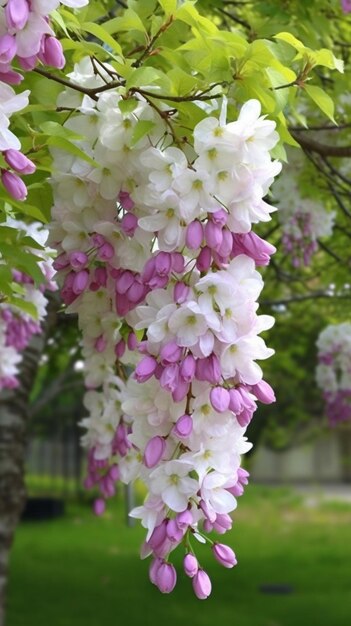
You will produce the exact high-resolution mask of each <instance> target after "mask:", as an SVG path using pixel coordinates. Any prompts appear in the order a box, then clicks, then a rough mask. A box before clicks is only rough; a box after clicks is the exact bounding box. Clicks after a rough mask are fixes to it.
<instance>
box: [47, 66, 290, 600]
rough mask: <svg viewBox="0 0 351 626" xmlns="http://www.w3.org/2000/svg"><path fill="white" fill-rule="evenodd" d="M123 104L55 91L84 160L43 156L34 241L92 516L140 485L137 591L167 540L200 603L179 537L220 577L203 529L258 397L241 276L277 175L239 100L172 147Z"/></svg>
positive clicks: (270, 138) (85, 77)
mask: <svg viewBox="0 0 351 626" xmlns="http://www.w3.org/2000/svg"><path fill="white" fill-rule="evenodd" d="M70 78H71V81H75V82H79V83H80V84H83V85H85V86H86V87H91V86H94V87H96V86H97V85H98V84H99V81H101V82H100V84H101V85H104V84H105V83H104V81H105V82H108V81H109V80H110V78H109V74H108V73H106V75H105V76H102V77H99V76H96V75H94V73H93V71H92V66H91V64H90V61H89V60H84V61H82V62H81V63H80V64H79V65H78V66H76V67H75V71H74V73H73V74H72V75H71V76H70ZM105 86H106V85H105ZM133 102H134V103H133V104H132V106H128V107H126V106H125V101H124V100H123V98H122V96H121V94H120V93H119V91H118V89H111V90H110V91H109V90H106V89H105V90H104V92H103V93H101V94H100V96H99V97H98V99H97V101H94V100H92V99H91V98H89V97H87V96H84V97H82V96H81V94H78V93H77V92H74V93H73V92H72V91H70V90H67V91H66V92H65V93H63V94H61V96H60V106H70V107H72V106H74V107H77V108H78V109H79V111H80V112H79V114H77V115H75V116H72V117H70V119H69V120H68V121H67V122H66V124H65V125H66V127H67V128H69V129H74V130H75V132H76V133H77V132H78V133H80V134H81V135H82V136H84V138H85V139H84V141H77V142H76V144H77V146H78V147H79V148H80V149H82V150H84V152H85V154H86V155H87V156H88V157H90V158H91V159H92V160H93V161H89V162H87V161H86V160H82V159H80V158H77V157H76V156H73V155H68V154H66V153H63V152H61V151H58V150H55V151H54V152H53V156H54V177H53V189H54V198H55V205H54V207H53V210H52V215H53V220H54V222H53V225H52V228H51V236H50V242H51V245H53V246H54V247H56V248H57V250H58V252H59V256H58V258H57V259H56V261H55V268H56V269H57V271H58V280H59V282H60V284H61V286H62V297H63V299H64V301H65V302H66V304H67V305H68V307H67V310H68V312H75V313H77V314H78V319H79V326H80V328H81V330H82V335H83V356H84V359H85V382H86V386H87V388H88V391H87V393H86V396H85V405H86V407H87V409H88V410H89V417H87V418H86V419H84V420H83V422H82V425H83V426H84V427H85V428H86V429H87V432H86V434H85V435H84V438H83V441H84V444H85V446H87V447H88V449H89V455H88V477H87V480H86V486H87V487H93V486H95V487H98V488H99V490H100V493H101V497H100V498H99V499H98V500H96V502H95V511H96V513H97V514H101V513H102V512H103V510H104V508H105V499H106V498H109V497H111V496H113V494H114V493H115V483H116V480H118V479H121V480H122V481H123V482H124V483H128V482H130V481H132V480H134V479H136V478H138V477H140V478H141V479H142V480H143V481H144V483H145V484H146V486H147V490H148V495H147V498H146V500H145V503H144V505H143V506H141V507H137V508H136V509H134V510H133V511H132V512H131V515H132V516H133V517H137V518H140V519H141V522H142V525H143V526H144V527H145V528H146V529H147V536H146V542H145V544H144V546H143V548H142V556H143V557H145V556H148V555H152V557H153V559H152V563H151V567H150V578H151V581H152V582H153V583H154V584H156V585H157V587H158V588H159V589H160V590H161V591H162V592H163V593H169V592H170V591H172V589H173V588H174V586H175V584H176V570H175V568H174V566H173V565H172V564H171V563H170V562H169V561H168V556H169V554H170V552H172V551H173V550H174V549H175V548H176V547H177V546H178V545H179V544H180V543H183V544H184V546H185V557H184V570H185V573H186V574H187V575H188V576H189V577H191V578H192V581H193V589H194V592H195V594H196V595H197V597H198V598H200V599H204V598H206V597H207V596H208V595H209V594H210V592H211V582H210V579H209V577H208V575H207V573H206V572H205V571H204V570H203V569H202V568H201V566H200V565H199V563H198V561H197V559H196V556H195V553H194V549H193V546H192V545H191V539H192V537H195V538H197V539H199V540H200V541H203V542H207V541H208V542H209V544H210V545H211V546H212V551H213V555H214V557H215V558H216V559H217V560H218V561H219V562H220V563H221V564H222V565H224V566H225V567H228V568H230V567H233V566H234V565H235V564H236V558H235V555H234V553H233V551H232V550H231V548H229V547H228V546H227V545H225V544H222V543H218V542H217V541H215V542H213V541H212V540H211V539H210V538H209V537H207V536H206V535H204V533H210V532H211V531H215V532H216V533H219V534H223V533H225V532H226V531H227V530H228V529H229V528H231V525H232V521H231V517H230V515H229V514H230V512H231V511H233V510H234V509H235V507H236V504H237V502H236V498H237V496H240V495H241V494H242V493H243V489H244V486H245V485H246V484H247V479H248V473H247V472H246V471H245V470H244V469H242V468H241V467H240V456H241V454H243V453H245V452H246V451H247V450H249V449H250V447H251V444H249V443H248V442H247V440H246V438H245V436H244V435H245V430H246V427H247V425H248V424H249V422H250V420H251V418H252V416H253V413H254V411H255V409H256V403H257V401H260V402H264V403H270V402H273V401H274V393H273V391H272V389H271V387H270V386H269V385H268V384H267V383H266V382H265V381H263V380H262V370H261V368H260V367H259V365H258V364H257V363H256V360H257V359H266V358H267V357H269V356H271V354H272V353H273V350H271V349H269V348H267V347H266V345H265V343H264V341H263V339H262V338H260V337H259V336H258V335H259V333H260V332H261V331H263V330H265V329H268V328H270V327H271V326H272V324H273V318H271V317H270V316H266V315H260V316H258V315H257V308H258V304H257V298H258V296H259V294H260V292H261V289H262V287H263V281H262V278H261V275H260V274H259V273H258V272H257V271H256V269H255V265H259V266H261V265H267V264H268V263H269V259H270V255H271V254H272V253H273V252H274V251H275V249H274V247H273V246H271V245H270V244H269V243H267V242H266V241H263V240H262V239H261V238H260V237H258V236H257V235H256V234H255V233H254V232H253V231H252V230H251V227H252V224H256V223H258V222H261V221H265V222H266V221H268V220H269V219H270V213H271V212H272V211H273V210H274V209H273V207H272V206H270V205H269V204H267V203H266V202H265V201H264V200H263V198H264V196H266V194H267V192H268V190H269V187H270V185H271V183H272V182H273V179H274V177H275V176H276V175H277V174H278V173H279V171H280V164H279V163H277V162H273V161H272V160H271V157H270V150H271V149H272V148H273V147H274V145H275V144H276V142H277V140H278V135H277V133H276V132H275V130H274V127H275V124H274V123H273V122H271V121H269V120H267V119H265V117H260V104H259V102H258V101H256V100H250V101H249V102H247V103H246V104H245V105H244V106H243V107H242V109H241V111H240V113H239V117H238V119H237V121H235V122H231V123H226V121H225V119H223V118H224V114H223V113H222V115H221V117H220V120H218V119H217V118H216V117H205V119H203V120H202V121H201V122H200V123H198V124H197V125H196V127H195V129H194V135H193V144H191V143H190V141H187V142H186V143H185V144H179V143H177V142H175V141H174V134H172V133H170V132H169V125H167V124H166V123H165V119H164V118H165V115H166V114H167V110H166V109H163V111H162V115H160V114H159V113H160V112H159V111H157V110H155V107H153V106H151V105H150V104H149V103H148V102H147V101H145V100H144V99H143V98H141V97H135V99H134V101H133ZM129 104H130V103H129ZM133 106H134V108H133ZM131 108H133V110H131ZM169 119H170V118H169ZM172 119H174V118H172ZM172 123H176V120H175V122H172ZM94 161H96V162H98V163H99V165H100V167H95V166H94ZM127 366H131V367H132V368H134V370H135V371H134V373H132V374H131V375H130V376H129V378H128V376H127V373H128V367H127ZM129 372H132V369H131V368H129Z"/></svg>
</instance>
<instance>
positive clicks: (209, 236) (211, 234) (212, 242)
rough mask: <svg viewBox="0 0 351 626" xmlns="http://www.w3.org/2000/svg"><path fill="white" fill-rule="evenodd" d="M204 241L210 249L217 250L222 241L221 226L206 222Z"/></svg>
mask: <svg viewBox="0 0 351 626" xmlns="http://www.w3.org/2000/svg"><path fill="white" fill-rule="evenodd" d="M205 239H206V243H207V245H208V246H209V247H210V248H212V249H213V250H219V248H220V247H221V245H222V241H223V234H222V226H219V225H218V224H215V223H214V222H211V221H208V222H207V224H206V226H205Z"/></svg>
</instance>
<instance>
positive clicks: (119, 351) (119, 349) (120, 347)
mask: <svg viewBox="0 0 351 626" xmlns="http://www.w3.org/2000/svg"><path fill="white" fill-rule="evenodd" d="M125 351H126V342H125V341H124V339H120V340H119V342H118V343H116V345H115V355H116V357H117V358H118V359H120V358H121V357H122V356H123V355H124V353H125Z"/></svg>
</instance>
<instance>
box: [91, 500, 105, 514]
mask: <svg viewBox="0 0 351 626" xmlns="http://www.w3.org/2000/svg"><path fill="white" fill-rule="evenodd" d="M105 508H106V502H105V500H103V498H97V499H96V500H95V501H94V505H93V509H94V513H95V515H102V514H103V513H104V511H105Z"/></svg>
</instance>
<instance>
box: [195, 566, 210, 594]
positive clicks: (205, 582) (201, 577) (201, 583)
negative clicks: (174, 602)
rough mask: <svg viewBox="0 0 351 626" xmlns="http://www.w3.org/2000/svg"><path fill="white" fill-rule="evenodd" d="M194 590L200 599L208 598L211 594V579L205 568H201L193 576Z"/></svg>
mask: <svg viewBox="0 0 351 626" xmlns="http://www.w3.org/2000/svg"><path fill="white" fill-rule="evenodd" d="M193 590H194V593H195V595H196V597H197V598H199V600H206V598H208V596H209V595H210V594H211V591H212V585H211V580H210V578H209V576H208V574H206V572H205V570H203V569H199V571H198V572H197V574H195V576H194V578H193Z"/></svg>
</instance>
